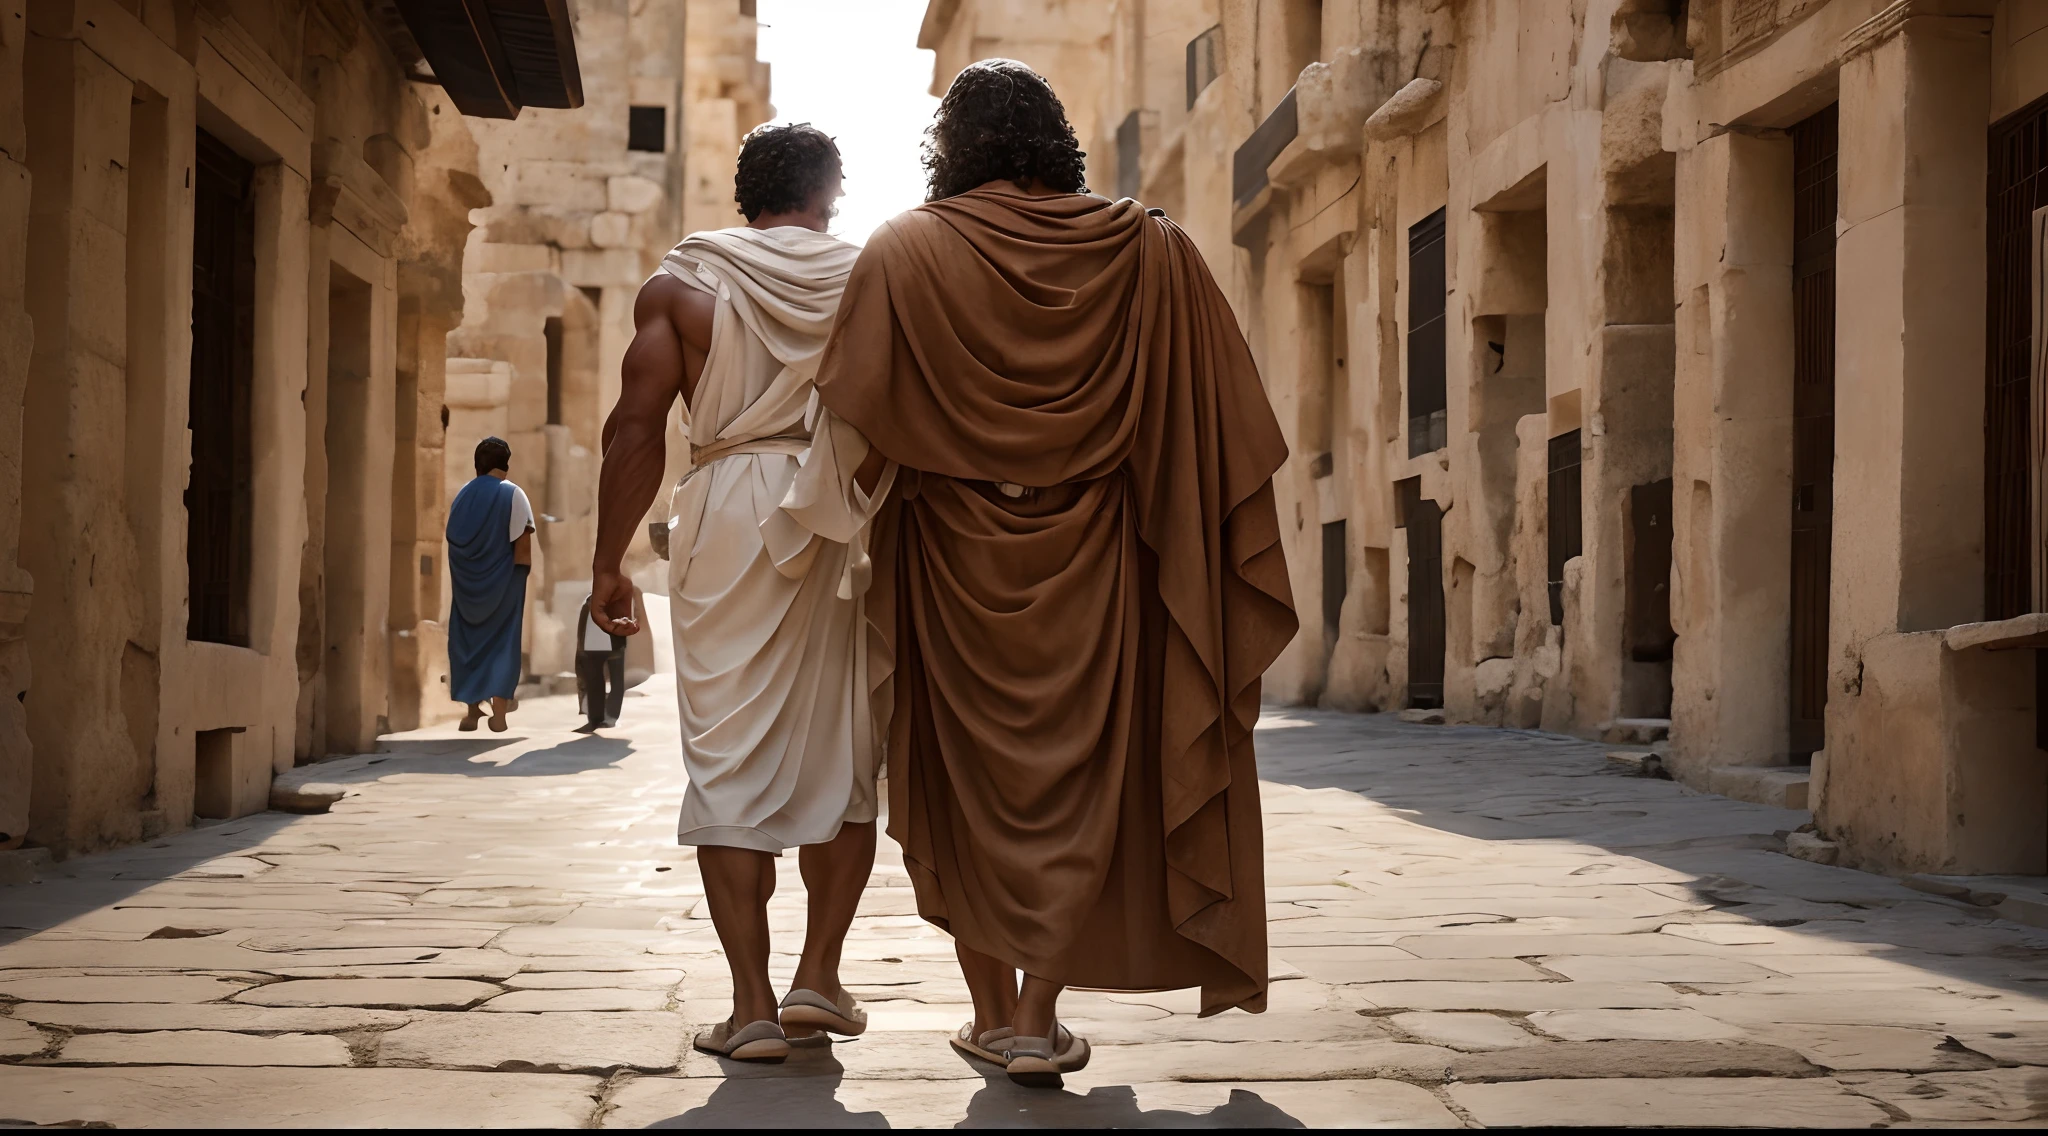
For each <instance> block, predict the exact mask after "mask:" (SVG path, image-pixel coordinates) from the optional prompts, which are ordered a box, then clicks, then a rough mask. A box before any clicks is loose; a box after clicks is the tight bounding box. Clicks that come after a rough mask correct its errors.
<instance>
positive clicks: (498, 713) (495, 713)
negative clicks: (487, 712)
mask: <svg viewBox="0 0 2048 1136" xmlns="http://www.w3.org/2000/svg"><path fill="white" fill-rule="evenodd" d="M505 709H506V708H505V707H504V706H502V705H499V706H493V707H491V732H492V733H494V734H502V733H504V732H505Z"/></svg>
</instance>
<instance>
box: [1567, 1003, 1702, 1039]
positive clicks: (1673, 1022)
mask: <svg viewBox="0 0 2048 1136" xmlns="http://www.w3.org/2000/svg"><path fill="white" fill-rule="evenodd" d="M1529 1024H1530V1025H1532V1026H1534V1027H1536V1028H1537V1029H1539V1030H1542V1031H1543V1032H1544V1033H1547V1034H1549V1035H1551V1036H1552V1037H1558V1038H1563V1039H1564V1040H1566V1041H1711V1040H1715V1039H1718V1038H1737V1037H1741V1036H1742V1031H1741V1030H1740V1029H1737V1028H1736V1027H1734V1026H1731V1025H1728V1024H1726V1023H1725V1022H1717V1021H1715V1020H1714V1019H1712V1018H1710V1017H1708V1016H1706V1015H1705V1014H1702V1013H1700V1012H1699V1011H1698V1010H1686V1009H1641V1010H1622V1009H1597V1010H1545V1011H1541V1012H1539V1013H1534V1014H1530V1015H1529Z"/></svg>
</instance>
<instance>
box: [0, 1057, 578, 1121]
mask: <svg viewBox="0 0 2048 1136" xmlns="http://www.w3.org/2000/svg"><path fill="white" fill-rule="evenodd" d="M600 1083H601V1082H599V1081H598V1079H597V1078H595V1077H582V1076H570V1075H562V1074H556V1075H552V1076H549V1075H542V1074H528V1073H448V1072H442V1071H439V1070H428V1069H237V1068H200V1067H192V1066H180V1067H173V1068H164V1067H153V1068H152V1067H142V1068H136V1067H123V1068H106V1069H75V1068H22V1067H19V1066H0V1101H5V1102H6V1107H5V1110H4V1111H5V1113H6V1115H7V1116H8V1117H9V1118H10V1119H14V1120H21V1121H26V1122H27V1123H30V1124H47V1125H79V1124H106V1125H112V1126H114V1127H117V1128H142V1127H164V1128H209V1129H210V1128H218V1127H221V1126H223V1124H226V1123H233V1124H237V1125H246V1126H250V1127H337V1128H353V1127H361V1128H539V1127H549V1128H577V1127H581V1126H582V1125H583V1124H584V1123H585V1121H586V1120H587V1119H588V1118H589V1117H590V1116H591V1114H592V1113H593V1112H594V1111H595V1110H596V1099H595V1098H596V1094H597V1090H598V1086H599V1085H600Z"/></svg>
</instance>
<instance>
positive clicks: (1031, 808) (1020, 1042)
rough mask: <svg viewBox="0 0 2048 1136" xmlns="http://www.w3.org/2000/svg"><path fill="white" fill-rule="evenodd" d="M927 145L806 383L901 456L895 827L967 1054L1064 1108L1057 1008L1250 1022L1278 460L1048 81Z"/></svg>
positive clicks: (1157, 244)
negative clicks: (1162, 1000) (1153, 1008)
mask: <svg viewBox="0 0 2048 1136" xmlns="http://www.w3.org/2000/svg"><path fill="white" fill-rule="evenodd" d="M932 136H933V146H932V153H931V157H930V161H929V163H928V164H929V166H930V169H931V175H932V186H931V189H932V200H931V201H930V202H928V203H927V204H925V205H923V206H920V207H918V208H917V209H915V210H912V211H911V212H909V213H906V214H904V215H903V216H901V217H898V218H896V219H895V220H893V221H891V222H890V223H889V224H887V225H886V226H884V227H883V228H882V229H881V230H879V231H878V232H877V233H876V234H875V235H874V236H873V237H872V238H871V239H870V240H869V243H868V245H867V247H866V249H865V250H864V251H863V253H862V256H861V259H860V261H859V263H858V264H857V265H856V266H855V269H854V273H853V277H852V279H851V280H850V281H849V282H848V285H847V293H846V298H845V300H844V302H843V303H842V306H841V312H840V320H839V324H838V327H837V328H836V329H835V331H834V335H833V340H832V343H831V345H830V346H829V347H828V349H827V352H826V359H825V362H824V365H823V367H822V369H821V371H820V374H819V378H818V388H819V394H820V398H821V400H822V402H823V403H824V405H825V406H826V407H827V408H828V409H829V410H830V411H831V412H832V413H833V414H834V415H835V416H837V417H838V418H840V419H843V420H845V422H846V423H848V424H850V425H851V426H852V427H853V428H855V429H856V430H857V431H858V432H859V433H860V434H862V435H864V436H865V437H866V439H867V440H868V441H870V442H871V443H872V444H873V445H874V447H875V449H876V450H878V451H879V452H881V453H882V454H884V455H886V456H887V457H888V458H889V459H890V460H891V461H893V462H896V463H898V464H899V465H900V466H901V467H902V472H901V474H900V475H899V484H900V485H901V486H902V488H901V490H900V491H899V492H898V493H897V494H896V496H895V498H893V499H892V503H891V505H890V507H889V508H888V509H886V510H885V511H884V515H883V516H882V517H881V518H879V519H878V521H877V531H878V532H886V533H889V534H891V535H890V536H889V537H887V538H884V537H881V536H878V537H877V539H876V542H875V547H874V552H873V556H874V564H875V567H874V583H873V585H872V588H871V592H870V604H871V607H872V608H873V609H874V610H875V611H876V612H877V615H876V616H875V619H874V622H875V624H876V625H877V626H878V627H880V628H881V629H882V630H883V631H884V633H885V634H886V635H888V636H889V637H890V644H889V650H888V652H887V653H888V654H889V656H890V657H892V658H894V659H895V660H896V670H895V673H894V675H893V676H892V685H891V686H890V687H888V688H885V689H887V690H888V692H889V694H890V703H891V705H890V708H889V712H890V713H891V714H892V720H891V730H890V743H889V752H890V762H891V767H890V777H889V785H890V793H891V800H890V834H891V835H892V836H894V837H895V838H896V839H897V841H898V843H900V844H902V845H903V848H904V863H905V867H906V869H907V870H908V873H909V875H910V877H911V880H912V882H913V884H914V885H915V889H916V893H917V900H918V910H919V912H920V914H922V915H924V916H925V917H926V918H927V919H930V920H931V921H932V922H934V923H936V924H938V925H939V926H941V927H942V928H944V929H946V930H947V931H948V932H949V933H951V934H952V935H953V937H954V939H955V942H956V947H957V949H958V951H959V954H960V960H961V967H962V970H963V972H964V973H965V975H966V978H967V983H968V986H969V989H970V991H971V992H972V994H973V997H974V1003H975V1020H974V1021H973V1022H971V1023H969V1024H968V1025H967V1026H966V1027H963V1029H962V1031H961V1033H960V1034H959V1035H958V1036H957V1038H956V1044H958V1045H959V1046H960V1047H961V1048H962V1049H965V1050H967V1051H968V1052H970V1053H973V1054H976V1055H977V1056H982V1057H987V1058H989V1059H991V1060H999V1061H1002V1062H1003V1063H1004V1064H1005V1065H1006V1066H1007V1068H1008V1070H1009V1072H1010V1075H1011V1076H1012V1078H1013V1079H1016V1080H1018V1081H1019V1082H1021V1083H1024V1084H1031V1085H1047V1084H1054V1085H1056V1084H1058V1083H1059V1080H1060V1075H1061V1074H1062V1073H1064V1072H1071V1071H1072V1070H1074V1069H1076V1068H1079V1067H1080V1065H1081V1064H1084V1063H1085V1062H1086V1060H1087V1046H1086V1043H1085V1042H1084V1041H1082V1040H1081V1039H1078V1038H1076V1037H1074V1036H1073V1035H1072V1034H1071V1033H1070V1032H1069V1031H1067V1030H1065V1029H1064V1028H1063V1027H1061V1026H1060V1025H1059V1024H1058V1022H1057V1017H1056V1013H1055V1003H1056V999H1057V997H1058V994H1059V992H1060V990H1061V989H1062V988H1063V987H1064V986H1066V985H1081V986H1087V987H1091V988H1099V989H1124V990H1156V989H1163V988H1174V987H1184V986H1200V987H1201V988H1202V1006H1203V1011H1204V1012H1205V1013H1213V1012H1216V1011H1219V1010H1222V1009H1226V1008H1230V1007H1233V1006H1241V1007H1243V1008H1246V1009H1251V1010H1258V1009H1262V1008H1263V1006H1264V1002H1265V986H1266V947H1265V931H1264V927H1265V910H1264V901H1263V860H1262V853H1261V843H1262V834H1261V831H1260V827H1259V823H1260V822H1259V799H1258V786H1257V773H1256V769H1255V767H1254V763H1253V755H1252V746H1251V727H1252V724H1253V721H1254V720H1255V719H1256V717H1257V704H1258V680H1259V677H1260V675H1261V674H1262V673H1263V672H1264V670H1265V668H1266V666H1267V665H1268V664H1269V663H1270V662H1271V661H1272V659H1273V658H1274V657H1275V656H1276V655H1277V654H1278V652H1279V651H1280V649H1281V648H1282V647H1283V646H1284V645H1285V644H1286V642H1287V641H1288V639H1289V638H1290V637H1291V636H1292V634H1293V632H1294V617H1293V612H1292V610H1291V600H1290V596H1289V590H1288V584H1287V575H1286V566H1285V563H1284V561H1283V559H1282V556H1281V551H1280V546H1279V540H1278V537H1279V528H1278V521H1277V517H1276V514H1275V508H1274V502H1273V491H1272V485H1271V480H1270V478H1271V475H1272V473H1273V472H1274V470H1276V469H1277V468H1279V466H1280V463H1281V461H1282V460H1283V459H1284V457H1285V447H1284V443H1283V442H1282V440H1281V437H1280V433H1279V429H1278V425H1277V423H1276V422H1275V421H1274V417H1273V413H1272V409H1271V407H1270V405H1269V404H1268V403H1267V401H1266V398H1265V394H1264V391H1263V388H1262V387H1261V385H1260V383H1259V381H1258V375H1257V372H1256V370H1255V369H1254V367H1253V365H1252V361H1251V357H1250V353H1249V351H1248V349H1247V348H1246V346H1245V344H1244V341H1243V338H1242V336H1241V335H1239V333H1238V331H1237V328H1236V324H1235V322H1234V320H1233V318H1232V316H1231V313H1230V311H1229V308H1228V305H1227V304H1225V302H1224V301H1223V298H1222V296H1221V294H1220V293H1219V292H1218V291H1217V289H1216V287H1215V284H1214V282H1213V281H1212V280H1211V279H1210V277H1209V274H1208V271H1207V269H1206V267H1205V266H1204V265H1203V264H1202V261H1201V258H1200V255H1199V254H1198V253H1197V252H1196V250H1195V248H1194V246H1193V243H1192V242H1191V241H1189V240H1188V239H1187V237H1186V236H1185V234H1182V233H1181V232H1180V231H1179V230H1178V229H1177V228H1175V227H1174V226H1173V225H1172V224H1171V223H1170V222H1168V221H1166V220H1164V219H1163V218H1162V217H1157V216H1152V215H1148V214H1147V212H1146V210H1145V209H1144V208H1143V207H1142V206H1140V205H1138V204H1137V203H1136V202H1133V201H1129V200H1125V201H1117V202H1111V201H1107V200H1105V199H1103V198H1101V197H1097V196H1094V195H1092V194H1089V193H1087V192H1086V190H1085V187H1084V186H1082V184H1081V172H1082V169H1081V162H1080V157H1081V156H1080V152H1079V150H1078V148H1076V147H1075V146H1074V145H1073V133H1072V129H1071V127H1070V126H1068V124H1067V123H1066V121H1065V117H1064V112H1063V111H1062V110H1061V108H1060V105H1059V102H1058V99H1057V98H1056V97H1055V96H1053V94H1052V92H1051V90H1050V88H1049V87H1047V86H1046V85H1045V83H1044V80H1043V79H1041V78H1039V77H1038V76H1037V75H1036V74H1035V73H1033V72H1031V71H1030V70H1029V69H1028V68H1026V67H1024V66H1023V65H1022V64H1018V63H1014V62H1012V61H1006V60H996V61H984V62H982V63H977V64H975V65H974V66H972V67H969V68H968V69H966V70H965V71H963V72H962V73H961V74H960V76H959V77H958V78H957V79H956V80H955V81H954V84H953V87H952V89H951V90H949V91H948V92H947V94H946V97H945V99H944V100H943V101H942V103H941V105H940V110H939V117H938V121H937V123H936V124H935V126H934V128H933V134H932ZM885 609H886V610H885ZM1016 970H1022V971H1023V972H1024V974H1025V976H1026V977H1025V980H1024V982H1023V985H1022V988H1021V990H1020V989H1019V987H1018V985H1017V984H1016V981H1015V978H1014V973H1015V971H1016Z"/></svg>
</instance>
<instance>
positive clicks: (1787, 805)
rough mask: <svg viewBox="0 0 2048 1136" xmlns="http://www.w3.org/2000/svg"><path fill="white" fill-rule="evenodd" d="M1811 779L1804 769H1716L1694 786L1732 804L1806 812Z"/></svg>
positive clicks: (1701, 776)
mask: <svg viewBox="0 0 2048 1136" xmlns="http://www.w3.org/2000/svg"><path fill="white" fill-rule="evenodd" d="M1809 778H1810V771H1809V770H1808V768H1807V767H1806V766H1803V765H1716V766H1710V767H1708V768H1707V769H1704V770H1702V771H1701V772H1700V774H1699V776H1698V777H1697V778H1696V779H1695V780H1694V782H1693V783H1694V784H1696V785H1698V786H1699V787H1700V788H1702V789H1705V790H1707V791H1708V792H1710V793H1719V794H1721V795H1722V796H1724V797H1727V798H1730V799H1731V800H1737V801H1748V802H1749V803H1751V804H1753V805H1770V806H1772V807H1773V808H1780V809H1803V808H1805V807H1806V787H1807V782H1808V780H1809Z"/></svg>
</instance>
